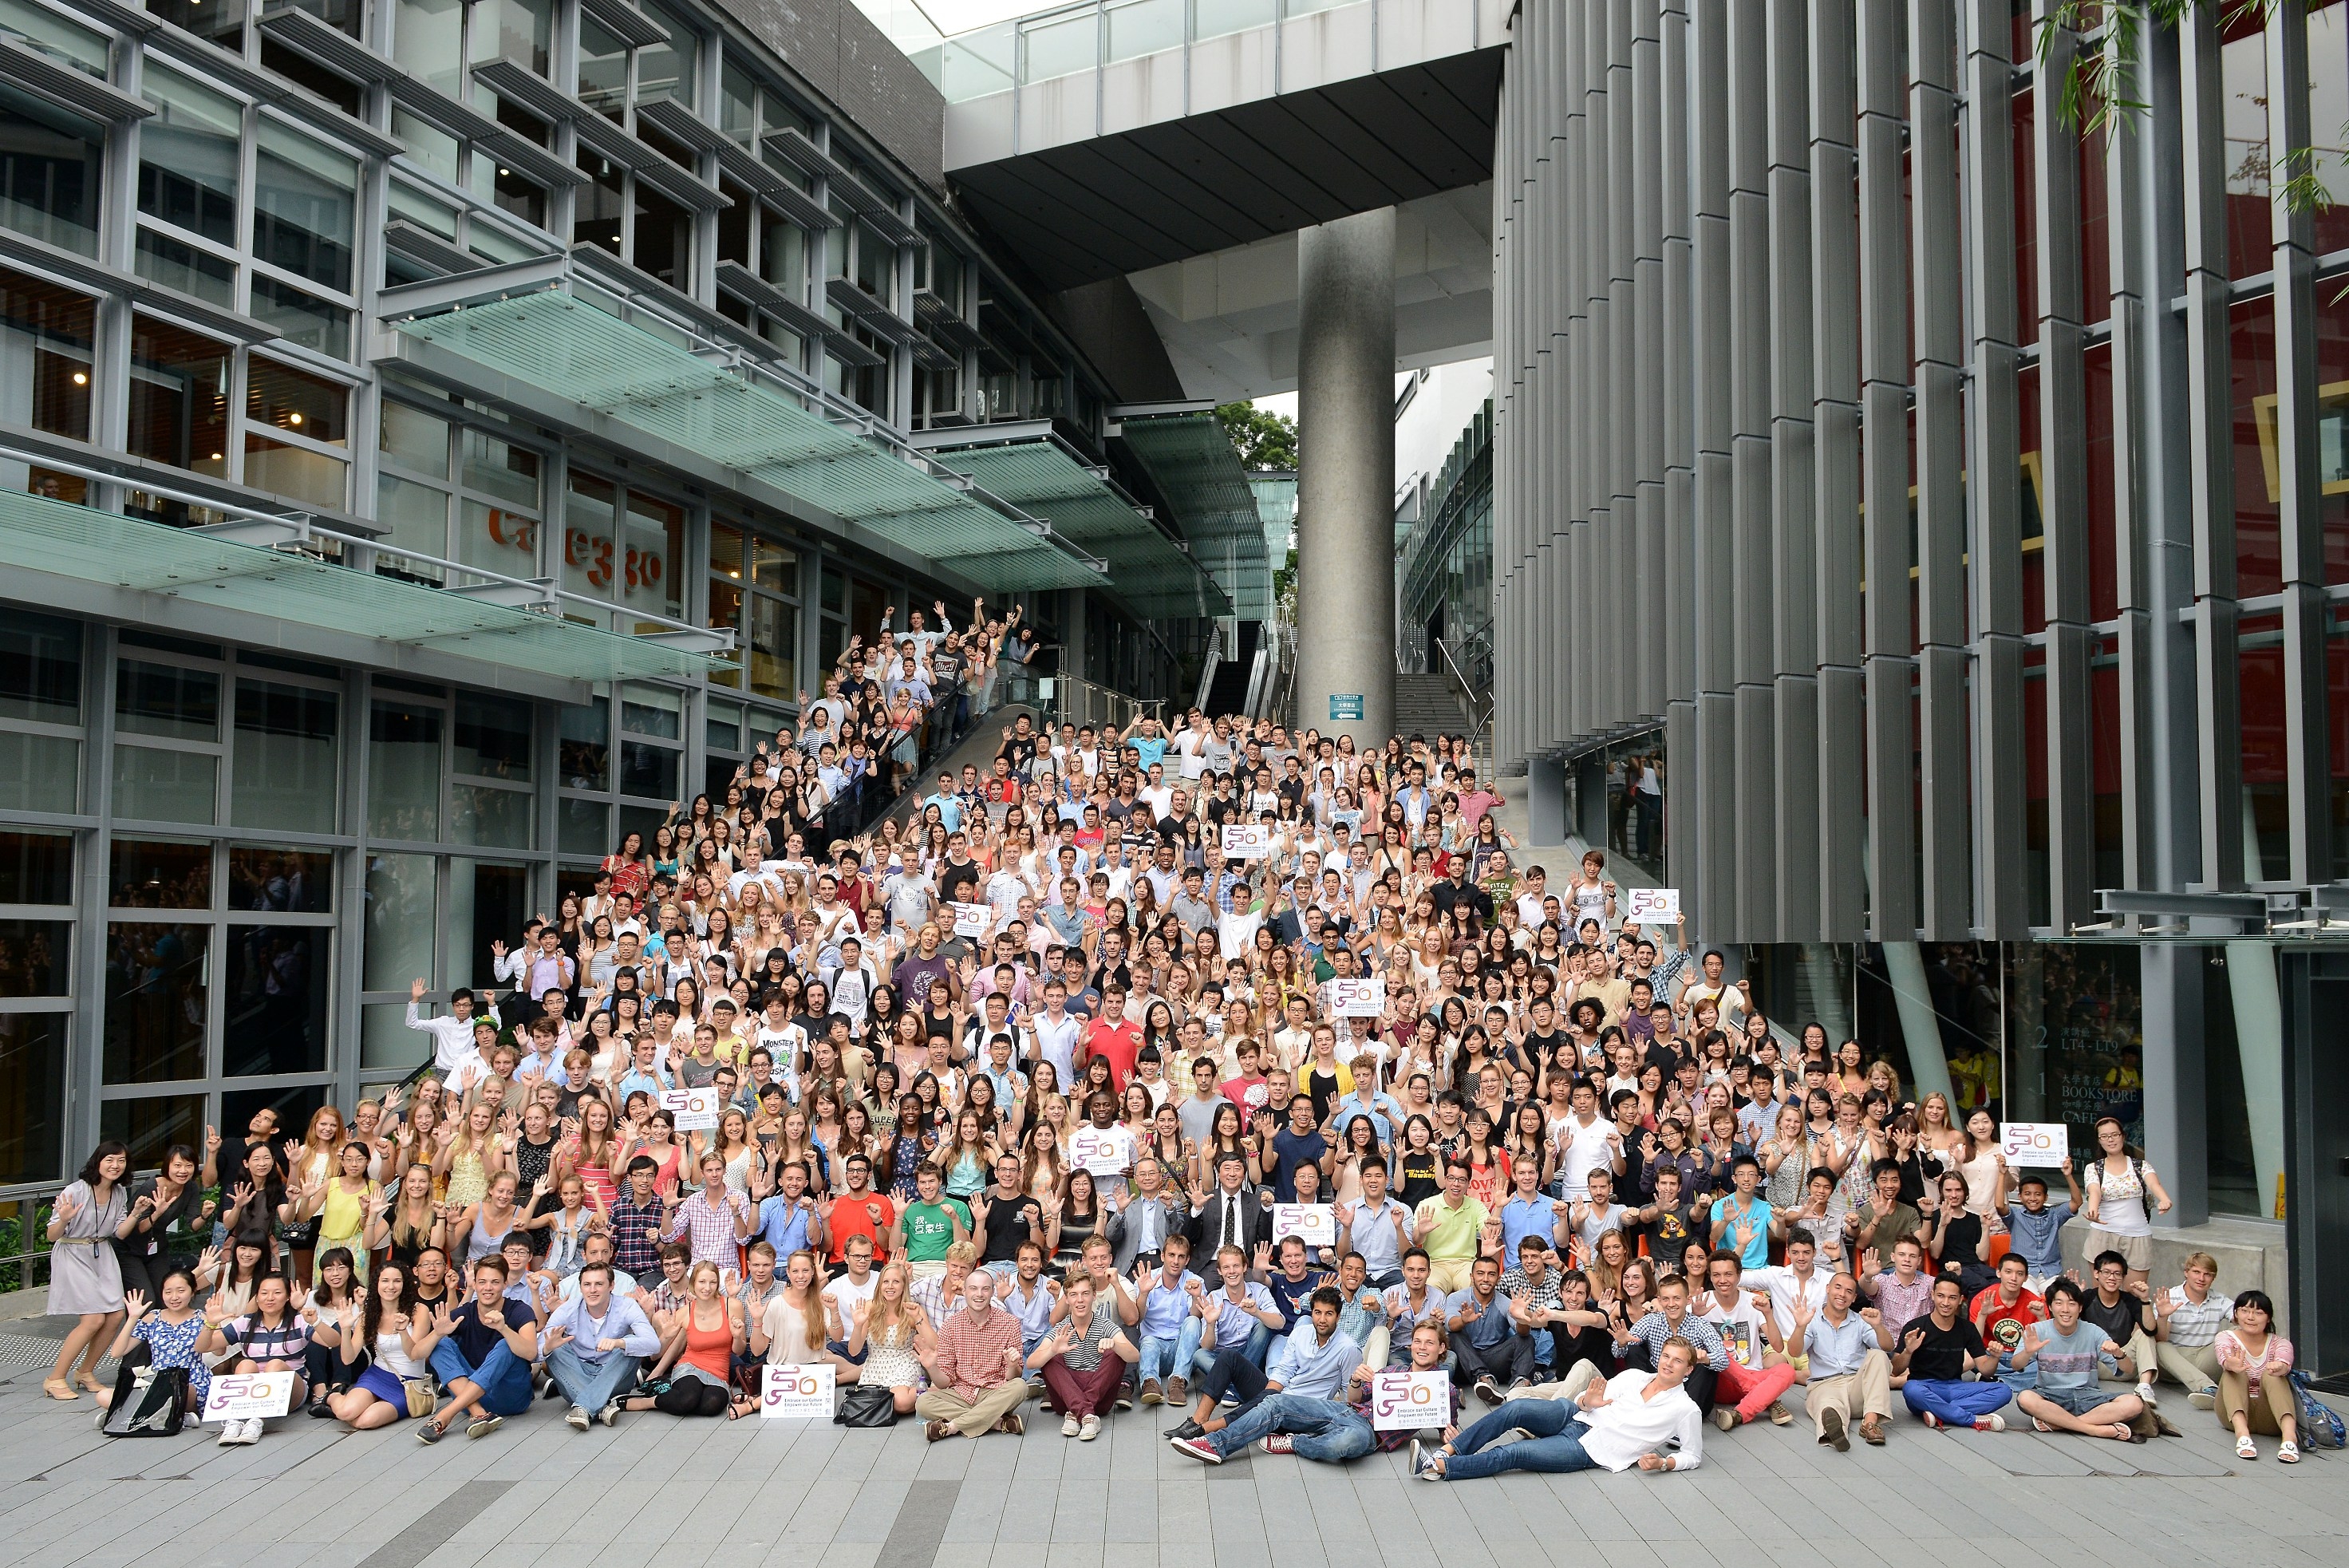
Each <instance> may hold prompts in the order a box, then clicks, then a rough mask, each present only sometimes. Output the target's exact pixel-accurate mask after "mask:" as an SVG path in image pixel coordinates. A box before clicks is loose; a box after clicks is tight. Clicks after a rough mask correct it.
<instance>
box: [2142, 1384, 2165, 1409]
mask: <svg viewBox="0 0 2349 1568" xmlns="http://www.w3.org/2000/svg"><path fill="white" fill-rule="evenodd" d="M2137 1397H2138V1398H2140V1399H2142V1400H2144V1401H2145V1407H2146V1408H2147V1409H2148V1410H2150V1409H2152V1408H2153V1407H2155V1406H2157V1405H2158V1404H2160V1403H2161V1397H2160V1396H2159V1395H2158V1394H2156V1393H2155V1392H2154V1389H2153V1385H2152V1384H2150V1383H2140V1384H2138V1385H2137Z"/></svg>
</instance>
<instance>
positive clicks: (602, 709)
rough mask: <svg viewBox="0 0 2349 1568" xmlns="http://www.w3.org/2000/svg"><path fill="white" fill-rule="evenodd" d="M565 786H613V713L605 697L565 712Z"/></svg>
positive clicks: (563, 768) (593, 787)
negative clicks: (606, 703)
mask: <svg viewBox="0 0 2349 1568" xmlns="http://www.w3.org/2000/svg"><path fill="white" fill-rule="evenodd" d="M561 760H562V771H563V786H564V788H565V789H610V788H611V787H612V713H611V709H610V708H609V707H607V706H606V705H605V702H604V700H603V699H602V698H600V697H599V698H597V699H596V700H595V701H593V702H588V703H585V704H582V705H581V706H579V707H576V708H565V709H564V710H563V742H562V759H561Z"/></svg>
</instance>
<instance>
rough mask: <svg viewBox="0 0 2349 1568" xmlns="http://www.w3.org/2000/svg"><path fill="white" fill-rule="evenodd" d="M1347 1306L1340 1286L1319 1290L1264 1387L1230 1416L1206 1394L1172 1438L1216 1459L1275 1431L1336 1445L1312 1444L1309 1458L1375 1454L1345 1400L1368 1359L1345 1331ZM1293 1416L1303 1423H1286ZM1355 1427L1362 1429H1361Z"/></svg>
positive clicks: (1364, 1425)
mask: <svg viewBox="0 0 2349 1568" xmlns="http://www.w3.org/2000/svg"><path fill="white" fill-rule="evenodd" d="M1344 1308H1345V1303H1344V1301H1343V1299H1342V1298H1340V1296H1339V1294H1338V1292H1337V1290H1336V1288H1335V1287H1334V1286H1330V1285H1324V1286H1322V1287H1321V1288H1320V1289H1319V1290H1318V1291H1315V1292H1314V1293H1313V1299H1312V1304H1311V1306H1310V1307H1309V1313H1310V1318H1309V1321H1308V1322H1306V1323H1301V1324H1298V1326H1297V1332H1295V1333H1294V1334H1290V1335H1289V1336H1288V1339H1287V1340H1286V1341H1285V1342H1283V1344H1282V1345H1281V1347H1280V1349H1279V1350H1278V1352H1276V1353H1275V1354H1274V1355H1273V1358H1272V1368H1271V1371H1270V1373H1269V1375H1268V1376H1267V1377H1266V1378H1265V1380H1264V1382H1263V1383H1262V1385H1261V1386H1260V1387H1259V1388H1258V1390H1257V1392H1256V1393H1255V1394H1253V1395H1250V1396H1248V1397H1246V1399H1245V1400H1244V1402H1243V1403H1242V1404H1241V1406H1240V1407H1239V1408H1238V1409H1237V1410H1235V1411H1233V1412H1232V1414H1231V1417H1230V1418H1229V1419H1228V1420H1227V1419H1226V1418H1225V1417H1222V1416H1218V1415H1216V1412H1215V1398H1214V1396H1212V1395H1208V1394H1203V1395H1202V1397H1201V1399H1200V1410H1199V1413H1198V1414H1197V1415H1195V1417H1192V1419H1190V1420H1188V1421H1185V1422H1184V1423H1183V1425H1182V1426H1180V1427H1177V1428H1174V1431H1173V1432H1172V1433H1170V1434H1169V1440H1170V1441H1171V1442H1173V1444H1174V1447H1175V1448H1176V1449H1178V1450H1180V1451H1181V1452H1183V1453H1186V1454H1188V1455H1190V1456H1191V1457H1192V1458H1193V1459H1204V1460H1205V1461H1206V1462H1207V1463H1208V1464H1211V1465H1219V1464H1222V1463H1223V1462H1224V1457H1225V1456H1226V1454H1228V1453H1230V1452H1231V1451H1232V1450H1234V1449H1241V1448H1245V1447H1247V1445H1248V1444H1249V1443H1252V1442H1254V1441H1256V1440H1257V1438H1261V1437H1264V1436H1266V1435H1268V1433H1272V1432H1276V1431H1278V1432H1289V1433H1299V1434H1305V1435H1307V1436H1308V1440H1309V1443H1310V1444H1313V1445H1314V1446H1316V1447H1318V1446H1319V1445H1321V1444H1324V1443H1328V1444H1330V1445H1332V1446H1331V1447H1330V1448H1329V1449H1327V1450H1325V1451H1323V1452H1319V1453H1316V1452H1312V1451H1308V1452H1307V1453H1306V1458H1308V1459H1352V1458H1353V1457H1355V1455H1356V1454H1364V1453H1368V1452H1370V1450H1371V1446H1372V1443H1373V1441H1374V1439H1373V1438H1372V1436H1371V1431H1370V1424H1369V1423H1368V1422H1366V1421H1363V1420H1362V1419H1361V1417H1358V1416H1356V1415H1354V1413H1353V1412H1352V1411H1351V1410H1350V1409H1349V1408H1348V1407H1346V1406H1345V1405H1344V1403H1343V1402H1342V1401H1343V1400H1344V1398H1345V1395H1346V1391H1347V1386H1348V1385H1349V1383H1350V1381H1351V1380H1352V1378H1353V1375H1354V1369H1355V1368H1356V1367H1358V1366H1361V1364H1362V1349H1361V1346H1360V1345H1356V1344H1355V1343H1354V1342H1353V1341H1352V1340H1350V1339H1349V1338H1347V1337H1346V1336H1345V1335H1344V1334H1340V1333H1339V1332H1338V1317H1339V1314H1340V1313H1341V1312H1342V1311H1344ZM1325 1406H1326V1407H1333V1408H1330V1409H1324V1408H1322V1407H1325ZM1288 1421H1296V1422H1298V1423H1299V1425H1297V1426H1294V1427H1291V1426H1286V1425H1284V1424H1283V1423H1285V1422H1288ZM1356 1427H1360V1428H1361V1431H1359V1432H1356V1431H1355V1430H1354V1428H1356ZM1356 1443H1359V1444H1360V1445H1361V1446H1360V1447H1359V1448H1357V1447H1355V1446H1354V1445H1355V1444H1356Z"/></svg>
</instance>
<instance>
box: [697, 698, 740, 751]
mask: <svg viewBox="0 0 2349 1568" xmlns="http://www.w3.org/2000/svg"><path fill="white" fill-rule="evenodd" d="M701 727H702V732H703V735H704V737H705V742H704V743H705V744H707V745H709V746H710V747H712V748H713V749H715V750H717V751H721V752H736V751H740V750H741V749H742V709H741V705H740V703H735V702H719V701H710V702H709V703H707V704H705V705H704V707H703V709H702V724H701Z"/></svg>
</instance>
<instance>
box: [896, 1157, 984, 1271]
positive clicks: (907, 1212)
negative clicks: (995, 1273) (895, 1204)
mask: <svg viewBox="0 0 2349 1568" xmlns="http://www.w3.org/2000/svg"><path fill="white" fill-rule="evenodd" d="M939 1186H940V1181H939V1177H938V1168H937V1166H936V1164H934V1163H932V1162H931V1161H929V1160H924V1161H923V1162H922V1165H921V1168H920V1169H918V1170H916V1171H915V1172H914V1190H915V1191H916V1192H918V1193H919V1194H920V1195H921V1197H920V1199H919V1200H918V1201H916V1202H913V1203H908V1204H906V1205H905V1209H904V1210H903V1211H902V1212H900V1213H899V1214H898V1216H897V1220H896V1222H895V1224H893V1225H892V1226H890V1228H889V1230H890V1243H889V1250H890V1251H893V1252H895V1253H896V1254H897V1255H898V1256H900V1257H902V1258H904V1259H905V1262H908V1263H910V1264H912V1265H913V1269H914V1277H915V1278H916V1279H917V1280H919V1279H926V1278H928V1277H929V1276H930V1275H932V1274H943V1273H945V1272H947V1248H948V1247H951V1246H953V1245H954V1244H955V1243H956V1242H957V1241H968V1239H969V1237H970V1232H971V1220H970V1210H969V1208H968V1206H967V1205H965V1204H964V1202H963V1200H962V1199H959V1198H942V1197H940V1196H939V1195H938V1189H939Z"/></svg>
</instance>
